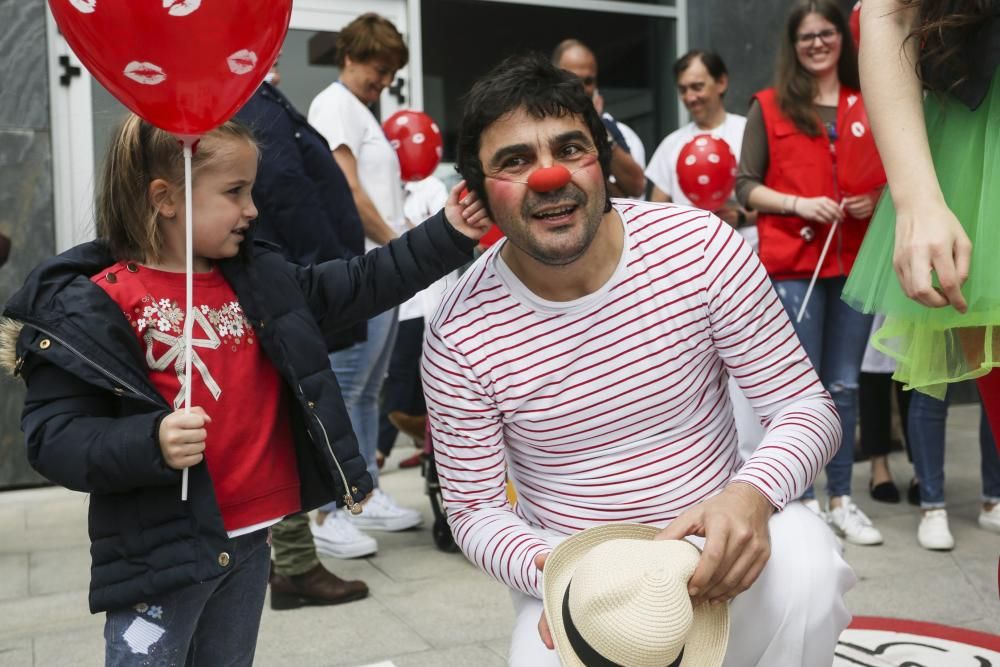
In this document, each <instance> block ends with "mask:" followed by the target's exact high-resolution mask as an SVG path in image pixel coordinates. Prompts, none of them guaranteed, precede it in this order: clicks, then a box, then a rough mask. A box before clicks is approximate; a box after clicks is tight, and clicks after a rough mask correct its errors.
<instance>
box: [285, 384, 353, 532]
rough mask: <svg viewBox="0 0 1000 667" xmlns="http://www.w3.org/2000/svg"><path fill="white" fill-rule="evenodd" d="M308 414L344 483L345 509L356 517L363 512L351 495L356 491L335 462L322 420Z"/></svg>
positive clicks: (300, 389) (310, 411)
mask: <svg viewBox="0 0 1000 667" xmlns="http://www.w3.org/2000/svg"><path fill="white" fill-rule="evenodd" d="M301 392H302V387H299V393H301ZM309 414H311V415H312V416H313V419H315V420H316V423H317V424H319V430H321V431H322V432H323V441H324V442H326V449H327V451H328V452H330V458H331V459H333V464H334V465H335V466H337V472H338V473H340V479H341V480H343V482H344V504H345V505H346V506H347V509H348V510H350V512H351V514H354V515H358V514H361V512H362V511H363V510H362V508H361V503H357V502H354V496H352V495H351V493H352V492H353V491H357V488H356V487H352V486H351V485H350V484H349V483H348V481H347V475H345V474H344V469H343V468H341V467H340V461H338V460H337V455H336V454H334V453H333V445H331V444H330V436H329V435H328V434H327V432H326V427H325V426H323V420H322V419H320V418H319V415H317V414H316V413H315V412H314V411H313V410H311V409H310V410H309Z"/></svg>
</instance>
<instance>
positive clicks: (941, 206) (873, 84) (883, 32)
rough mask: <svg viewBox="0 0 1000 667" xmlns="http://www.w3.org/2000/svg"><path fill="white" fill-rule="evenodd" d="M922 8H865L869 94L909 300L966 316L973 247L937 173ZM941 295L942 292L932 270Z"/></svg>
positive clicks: (875, 2)
mask: <svg viewBox="0 0 1000 667" xmlns="http://www.w3.org/2000/svg"><path fill="white" fill-rule="evenodd" d="M918 21H919V15H918V9H917V7H916V6H915V5H909V6H905V7H904V5H903V3H902V2H901V1H900V0H865V1H864V3H863V4H862V5H861V34H862V35H863V37H862V40H861V54H860V66H861V88H862V91H863V93H864V96H865V106H866V107H867V110H868V115H869V117H870V120H871V125H872V131H873V132H874V135H875V141H876V144H877V145H878V149H879V154H880V155H881V158H882V164H883V165H884V166H885V172H886V176H887V177H888V180H889V189H890V193H891V196H892V201H893V204H894V205H895V207H896V246H895V252H894V255H893V266H894V268H895V269H896V274H897V275H898V276H899V282H900V284H901V285H902V287H903V290H904V291H905V292H906V295H907V296H909V297H910V298H911V299H914V300H916V301H918V302H920V303H922V304H924V305H926V306H934V307H940V306H946V305H948V304H951V305H952V306H954V307H955V309H956V310H958V311H959V312H965V309H966V303H965V298H964V297H963V296H962V292H961V286H962V283H963V282H965V279H966V278H967V277H968V274H969V257H970V254H971V250H972V245H971V243H970V242H969V238H968V236H966V234H965V231H964V230H963V229H962V226H961V224H959V222H958V220H957V219H956V218H955V216H954V214H953V213H952V212H951V211H950V210H949V209H948V207H947V205H946V204H945V201H944V196H943V195H942V194H941V188H940V186H939V185H938V181H937V176H936V175H935V173H934V164H933V162H932V160H931V153H930V148H929V146H928V141H927V130H926V126H925V121H924V111H923V95H922V90H921V84H920V80H919V78H918V76H917V71H916V67H915V63H916V62H917V56H918V53H917V49H918V47H919V44H918V42H917V40H916V39H909V40H908V39H907V36H908V35H909V34H910V33H911V31H913V29H914V28H916V27H917V25H918ZM932 270H933V271H935V272H936V273H937V277H938V281H939V283H940V289H936V288H934V286H933V284H932V281H931V271H932Z"/></svg>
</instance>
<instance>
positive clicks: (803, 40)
mask: <svg viewBox="0 0 1000 667" xmlns="http://www.w3.org/2000/svg"><path fill="white" fill-rule="evenodd" d="M839 36H840V31H838V30H836V29H835V28H827V29H826V30H820V31H819V32H806V33H803V34H801V35H798V36H797V37H796V38H795V41H796V42H798V44H799V46H812V43H813V42H814V41H816V38H817V37H819V41H821V42H823V43H824V44H829V43H830V42H832V41H833V40H835V39H836V38H837V37H839Z"/></svg>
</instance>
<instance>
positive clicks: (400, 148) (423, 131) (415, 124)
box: [382, 110, 443, 181]
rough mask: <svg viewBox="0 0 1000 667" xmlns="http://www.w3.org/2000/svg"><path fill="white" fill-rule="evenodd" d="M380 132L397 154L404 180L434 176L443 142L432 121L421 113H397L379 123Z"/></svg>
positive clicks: (419, 179) (438, 129)
mask: <svg viewBox="0 0 1000 667" xmlns="http://www.w3.org/2000/svg"><path fill="white" fill-rule="evenodd" d="M382 131H383V132H385V136H386V138H387V139H388V140H389V144H390V145H392V147H393V148H394V149H395V151H396V156H397V157H398V158H399V169H400V177H401V178H402V179H403V180H404V181H422V180H423V179H425V178H427V177H428V176H430V175H431V174H433V173H434V170H435V169H436V168H437V166H438V164H439V163H440V162H441V152H442V144H443V141H442V139H441V129H440V128H439V127H438V125H437V123H435V122H434V119H433V118H431V117H430V116H428V115H427V114H425V113H423V112H422V111H409V110H402V111H397V112H396V113H394V114H392V115H391V116H389V117H388V118H387V119H386V120H385V122H384V123H382Z"/></svg>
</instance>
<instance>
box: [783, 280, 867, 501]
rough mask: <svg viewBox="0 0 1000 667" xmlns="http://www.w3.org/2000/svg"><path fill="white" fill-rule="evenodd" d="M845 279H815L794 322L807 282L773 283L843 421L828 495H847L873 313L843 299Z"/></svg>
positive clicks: (828, 476) (811, 494)
mask: <svg viewBox="0 0 1000 667" xmlns="http://www.w3.org/2000/svg"><path fill="white" fill-rule="evenodd" d="M845 282H847V278H846V277H843V276H841V277H838V278H821V279H819V280H817V281H816V286H815V287H814V288H813V292H812V295H811V296H810V297H809V304H808V305H807V306H806V312H805V315H804V317H803V318H802V321H801V322H796V321H795V317H796V316H797V315H798V312H799V306H800V305H801V304H802V300H803V299H804V298H805V294H806V290H807V289H808V287H809V281H808V280H776V281H774V288H775V290H776V291H777V292H778V298H779V299H781V304H782V305H783V306H784V307H785V312H787V313H788V316H789V318H791V320H792V326H793V327H795V333H796V334H798V337H799V342H800V343H801V344H802V348H803V349H804V350H805V351H806V355H807V356H808V357H809V361H810V362H812V365H813V367H814V368H815V369H816V373H817V374H818V375H819V379H820V381H821V382H822V383H823V386H824V387H826V390H827V391H828V392H830V396H831V397H832V398H833V403H834V405H835V406H836V407H837V412H838V413H839V414H840V421H841V422H842V424H843V435H842V439H841V443H840V449H839V450H838V451H837V453H836V454H834V455H833V459H831V460H830V462H829V463H828V464H826V492H827V496H828V497H830V498H835V497H837V496H848V495H850V494H851V467H852V466H853V465H854V426H855V424H857V421H858V374H859V373H860V372H861V359H862V357H864V355H865V347H866V346H867V345H868V336H869V334H870V333H871V327H872V316H871V315H864V314H862V313H859V312H857V311H856V310H854V309H853V308H851V307H850V306H848V305H847V304H846V303H844V302H843V301H841V299H840V293H841V291H842V290H843V289H844V283H845ZM814 495H815V492H814V491H813V489H812V487H809V488H808V489H806V491H805V493H803V494H802V497H803V498H813V497H814Z"/></svg>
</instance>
